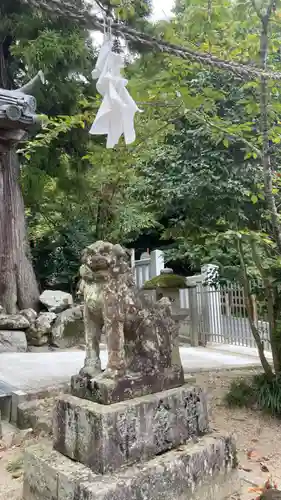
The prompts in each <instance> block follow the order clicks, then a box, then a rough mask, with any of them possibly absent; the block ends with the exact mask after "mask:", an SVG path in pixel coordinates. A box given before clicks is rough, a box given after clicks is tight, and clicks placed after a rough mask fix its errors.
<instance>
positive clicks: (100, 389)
mask: <svg viewBox="0 0 281 500" xmlns="http://www.w3.org/2000/svg"><path fill="white" fill-rule="evenodd" d="M176 361H177V360H175V363H174V365H173V366H172V367H171V368H166V369H165V370H163V372H161V373H159V374H155V373H153V374H136V373H132V374H127V375H125V376H124V377H123V378H119V379H118V378H117V379H110V378H105V377H103V375H102V374H101V375H99V376H97V377H96V378H92V379H91V378H89V377H84V376H81V375H75V376H73V377H72V378H71V394H72V395H73V396H77V397H78V398H83V399H88V400H89V401H94V402H96V403H100V404H103V405H110V404H112V403H117V402H119V401H125V400H129V399H133V398H137V397H140V396H145V395H147V394H154V393H157V392H161V391H164V390H167V389H173V388H175V387H180V386H182V385H183V383H184V374H183V370H182V368H181V365H180V367H178V365H177V364H176Z"/></svg>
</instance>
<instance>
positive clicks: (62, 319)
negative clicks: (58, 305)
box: [52, 305, 84, 348]
mask: <svg viewBox="0 0 281 500" xmlns="http://www.w3.org/2000/svg"><path fill="white" fill-rule="evenodd" d="M81 342H84V321H83V306H81V305H80V306H75V307H72V308H71V309H67V310H66V311H63V312H62V313H61V314H59V315H58V317H57V319H56V321H55V323H54V325H53V327H52V343H53V345H55V346H57V347H61V348H66V347H73V346H75V345H78V344H81Z"/></svg>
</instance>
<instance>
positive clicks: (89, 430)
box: [53, 386, 208, 474]
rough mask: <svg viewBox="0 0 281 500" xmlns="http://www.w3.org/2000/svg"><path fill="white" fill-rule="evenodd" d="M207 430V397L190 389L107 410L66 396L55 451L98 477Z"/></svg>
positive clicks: (58, 408)
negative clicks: (87, 468) (88, 469)
mask: <svg viewBox="0 0 281 500" xmlns="http://www.w3.org/2000/svg"><path fill="white" fill-rule="evenodd" d="M207 431H208V405H207V396H206V394H205V393H204V392H203V391H202V390H200V389H199V388H192V387H188V386H183V387H180V388H177V389H170V390H169V391H163V392H161V393H157V394H150V395H149V396H143V397H141V398H135V399H133V400H131V401H123V402H121V403H115V404H113V405H110V406H107V405H100V404H98V403H93V402H92V401H87V400H86V399H80V398H76V397H75V396H70V395H65V396H63V397H60V398H59V399H58V400H57V404H56V408H55V412H54V421H53V432H54V448H55V449H56V450H57V451H59V452H60V453H62V454H63V455H66V456H67V457H69V458H71V459H73V460H76V461H78V462H81V463H82V464H84V465H87V466H88V467H89V468H91V469H92V470H93V471H94V472H97V473H101V474H104V473H106V472H109V471H113V470H115V469H118V468H120V467H121V466H122V465H124V464H130V463H134V462H138V461H140V460H147V459H149V458H151V457H154V456H155V455H159V454H160V453H163V452H165V451H167V450H170V449H172V448H175V447H177V446H179V445H180V444H183V443H186V441H187V440H188V439H190V438H191V437H193V436H198V435H202V434H204V433H206V432H207Z"/></svg>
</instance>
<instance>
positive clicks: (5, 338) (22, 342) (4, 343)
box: [0, 330, 27, 352]
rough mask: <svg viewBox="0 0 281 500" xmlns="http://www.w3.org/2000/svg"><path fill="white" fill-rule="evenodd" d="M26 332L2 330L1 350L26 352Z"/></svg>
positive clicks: (0, 338)
mask: <svg viewBox="0 0 281 500" xmlns="http://www.w3.org/2000/svg"><path fill="white" fill-rule="evenodd" d="M26 350H27V341H26V336H25V332H21V331H19V330H16V331H15V330H0V352H26Z"/></svg>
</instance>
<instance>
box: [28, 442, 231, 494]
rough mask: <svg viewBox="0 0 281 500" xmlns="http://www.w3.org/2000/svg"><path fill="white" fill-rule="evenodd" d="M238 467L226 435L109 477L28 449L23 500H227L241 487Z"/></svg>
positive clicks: (44, 450)
mask: <svg viewBox="0 0 281 500" xmlns="http://www.w3.org/2000/svg"><path fill="white" fill-rule="evenodd" d="M236 465H237V464H236V452H235V445H234V443H233V441H232V439H231V438H224V437H209V436H205V437H203V438H202V440H200V442H198V443H196V444H194V443H192V442H191V443H189V444H187V445H185V446H181V447H180V448H178V449H177V450H174V451H168V452H166V453H163V454H162V455H160V456H157V457H155V458H154V459H152V460H149V461H147V462H145V463H139V464H135V465H134V466H130V467H126V468H122V469H121V470H120V471H116V473H110V474H105V475H101V474H94V473H93V472H92V471H91V470H90V469H89V468H88V467H85V466H84V465H82V464H81V463H79V462H73V461H72V460H70V459H69V458H66V457H64V456H63V455H61V454H60V453H58V452H57V451H55V450H53V449H52V447H47V446H42V445H37V446H35V447H33V448H30V449H28V450H27V451H26V455H25V471H24V488H23V500H86V499H87V500H223V499H225V498H230V497H231V495H232V493H234V492H236V491H237V490H238V489H239V480H238V475H237V469H236Z"/></svg>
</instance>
